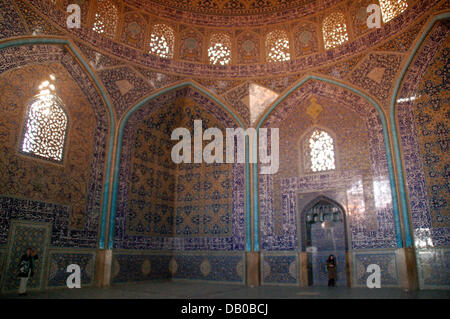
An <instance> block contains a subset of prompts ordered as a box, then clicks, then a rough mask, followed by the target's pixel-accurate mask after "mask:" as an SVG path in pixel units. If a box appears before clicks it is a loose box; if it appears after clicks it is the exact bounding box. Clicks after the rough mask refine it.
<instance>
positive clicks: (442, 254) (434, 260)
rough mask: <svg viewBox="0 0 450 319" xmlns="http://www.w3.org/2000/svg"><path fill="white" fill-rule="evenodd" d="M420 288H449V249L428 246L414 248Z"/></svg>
mask: <svg viewBox="0 0 450 319" xmlns="http://www.w3.org/2000/svg"><path fill="white" fill-rule="evenodd" d="M416 260H417V271H418V274H419V284H420V288H423V289H449V288H450V249H449V248H430V249H418V250H416Z"/></svg>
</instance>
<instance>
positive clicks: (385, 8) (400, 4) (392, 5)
mask: <svg viewBox="0 0 450 319" xmlns="http://www.w3.org/2000/svg"><path fill="white" fill-rule="evenodd" d="M380 7H381V13H382V16H383V22H384V23H386V22H389V21H391V20H392V19H394V18H395V17H397V16H398V15H399V14H401V13H402V12H403V11H405V10H406V9H407V8H408V3H407V2H406V1H405V0H380Z"/></svg>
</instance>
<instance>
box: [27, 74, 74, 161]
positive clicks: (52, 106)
mask: <svg viewBox="0 0 450 319" xmlns="http://www.w3.org/2000/svg"><path fill="white" fill-rule="evenodd" d="M40 88H41V93H40V94H39V95H38V96H36V98H34V99H33V100H32V101H31V103H30V105H29V107H28V113H27V118H26V122H25V127H24V134H23V139H22V146H21V151H22V152H23V153H27V154H32V155H35V156H39V157H43V158H46V159H50V160H54V161H61V160H62V159H63V149H64V140H65V137H66V130H67V116H66V113H65V112H64V109H63V108H62V106H61V102H60V101H59V99H58V97H56V96H55V95H54V94H53V92H52V91H54V90H55V88H54V85H53V84H50V82H49V81H45V82H43V83H42V84H41V87H40Z"/></svg>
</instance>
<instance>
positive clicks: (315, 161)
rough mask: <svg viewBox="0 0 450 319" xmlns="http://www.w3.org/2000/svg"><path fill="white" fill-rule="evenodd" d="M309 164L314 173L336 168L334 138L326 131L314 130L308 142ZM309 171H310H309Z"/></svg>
mask: <svg viewBox="0 0 450 319" xmlns="http://www.w3.org/2000/svg"><path fill="white" fill-rule="evenodd" d="M307 145H308V149H309V161H307V162H309V163H308V164H309V165H310V166H309V167H308V168H310V170H311V171H313V172H320V171H328V170H332V169H335V168H336V165H335V155H334V142H333V138H332V137H331V136H330V135H329V134H328V133H327V132H325V131H322V130H318V129H317V130H314V132H313V133H312V134H311V135H310V137H309V140H308V143H307ZM307 170H309V169H307Z"/></svg>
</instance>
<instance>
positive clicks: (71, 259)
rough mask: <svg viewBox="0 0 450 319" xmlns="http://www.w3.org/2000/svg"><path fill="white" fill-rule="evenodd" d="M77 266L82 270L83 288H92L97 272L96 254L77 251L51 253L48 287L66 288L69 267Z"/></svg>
mask: <svg viewBox="0 0 450 319" xmlns="http://www.w3.org/2000/svg"><path fill="white" fill-rule="evenodd" d="M71 264H76V265H78V266H80V270H81V287H87V286H92V285H93V283H94V272H95V253H81V252H75V251H70V252H68V251H50V253H49V258H48V278H47V287H66V281H67V278H68V277H69V276H70V274H71V273H68V272H67V266H69V265H71Z"/></svg>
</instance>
